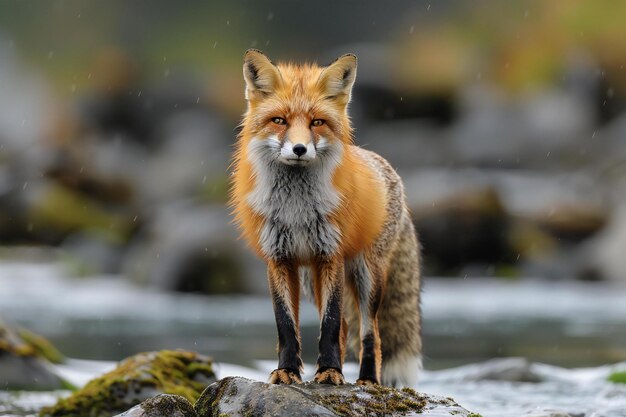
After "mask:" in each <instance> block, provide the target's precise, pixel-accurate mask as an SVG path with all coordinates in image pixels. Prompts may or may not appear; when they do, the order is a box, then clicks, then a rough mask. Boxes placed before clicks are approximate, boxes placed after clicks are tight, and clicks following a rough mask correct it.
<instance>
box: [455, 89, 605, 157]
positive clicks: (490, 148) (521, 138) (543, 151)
mask: <svg viewBox="0 0 626 417" xmlns="http://www.w3.org/2000/svg"><path fill="white" fill-rule="evenodd" d="M460 103H461V105H460V106H461V109H462V110H461V113H460V117H459V120H458V122H457V123H456V124H455V125H454V126H453V127H452V128H451V130H450V136H449V141H450V144H449V146H450V150H451V158H453V159H454V160H456V161H459V162H460V163H463V164H466V165H473V166H484V167H499V168H507V167H510V168H519V167H523V168H529V167H532V168H552V169H553V168H554V166H555V165H557V166H568V165H570V166H571V165H572V164H578V165H580V163H581V162H582V161H584V160H586V159H587V157H586V155H585V154H584V153H581V152H580V149H581V146H583V147H584V145H585V144H586V141H587V139H588V138H589V137H591V135H592V132H593V126H594V120H593V117H592V116H591V115H592V114H593V113H592V112H591V111H590V109H589V106H588V103H586V102H585V101H583V100H581V99H580V98H579V97H578V95H577V94H574V93H570V92H568V91H564V90H556V89H554V90H545V91H543V92H541V93H537V94H533V95H528V96H525V97H523V98H522V99H518V100H511V99H510V98H508V97H506V96H504V95H502V94H501V93H500V92H498V91H495V90H490V89H487V88H485V87H473V88H468V89H466V90H464V92H463V94H462V96H461V100H460Z"/></svg>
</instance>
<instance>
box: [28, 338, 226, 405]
mask: <svg viewBox="0 0 626 417" xmlns="http://www.w3.org/2000/svg"><path fill="white" fill-rule="evenodd" d="M212 365H213V364H212V361H211V359H210V358H208V357H206V356H203V355H199V354H197V353H194V352H187V351H167V350H164V351H159V352H149V353H140V354H137V355H135V356H131V357H129V358H127V359H125V360H123V361H122V362H120V364H119V365H118V367H117V368H115V369H114V370H113V371H111V372H109V373H107V374H105V375H103V376H100V377H98V378H96V379H93V380H91V381H89V383H87V385H85V386H84V387H83V388H82V389H80V390H78V391H76V392H75V393H74V394H72V395H71V396H70V397H68V398H64V399H61V400H59V401H58V402H57V404H55V405H54V406H52V407H46V408H44V409H43V410H41V413H40V415H41V416H50V417H60V416H63V417H83V416H84V417H110V416H113V415H115V414H119V413H121V412H124V411H126V410H128V409H130V408H131V407H133V406H135V405H137V404H139V403H141V402H142V401H144V400H147V399H149V398H152V397H154V396H156V395H158V394H163V393H164V394H176V395H180V396H182V397H184V398H186V399H187V400H189V401H192V402H193V401H195V400H196V399H198V397H199V396H200V393H201V392H202V391H203V390H204V389H205V388H206V387H207V386H208V385H209V384H210V383H212V382H214V381H215V379H216V378H215V374H214V373H213V368H212Z"/></svg>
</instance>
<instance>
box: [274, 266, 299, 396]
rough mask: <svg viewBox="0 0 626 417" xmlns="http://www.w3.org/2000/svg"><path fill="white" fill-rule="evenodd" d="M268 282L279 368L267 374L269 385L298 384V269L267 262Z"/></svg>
mask: <svg viewBox="0 0 626 417" xmlns="http://www.w3.org/2000/svg"><path fill="white" fill-rule="evenodd" d="M268 280H269V285H270V293H271V296H272V302H273V305H274V315H275V316H276V328H277V329H278V368H277V369H276V370H274V371H273V372H272V373H271V374H270V378H269V382H270V383H271V384H293V383H296V384H301V383H302V378H301V377H300V372H301V370H302V359H301V358H300V351H301V348H300V328H299V325H300V323H299V306H300V282H299V276H298V270H297V268H296V267H295V266H294V265H291V264H286V263H270V264H269V265H268Z"/></svg>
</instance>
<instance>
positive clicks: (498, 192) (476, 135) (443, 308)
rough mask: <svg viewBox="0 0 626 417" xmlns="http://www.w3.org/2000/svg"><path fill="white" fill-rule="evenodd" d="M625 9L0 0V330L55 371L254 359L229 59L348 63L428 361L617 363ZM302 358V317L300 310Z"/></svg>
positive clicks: (233, 69)
mask: <svg viewBox="0 0 626 417" xmlns="http://www.w3.org/2000/svg"><path fill="white" fill-rule="evenodd" d="M624 16H626V2H620V1H594V2H590V1H582V0H579V1H577V0H571V1H551V2H545V1H507V2H487V1H475V2H461V1H452V0H440V1H434V0H432V1H407V0H398V1H394V2H378V1H373V0H372V1H359V2H357V1H346V2H333V1H330V0H322V1H309V2H286V1H279V0H274V1H262V2H247V1H240V0H236V1H215V2H191V1H182V2H176V3H174V2H167V1H150V2H146V1H135V2H123V1H117V2H84V1H71V0H70V1H50V2H45V3H42V2H37V1H20V2H1V3H0V245H1V247H0V315H2V316H3V317H4V318H5V319H6V320H9V321H12V322H17V323H20V324H23V325H26V326H27V327H30V328H32V329H34V330H36V331H38V332H40V333H42V334H44V335H45V336H47V337H49V338H50V339H51V340H52V341H53V342H54V344H55V345H56V346H57V347H59V348H60V349H61V350H62V351H63V352H64V353H65V354H67V355H69V356H72V357H77V358H91V359H101V360H118V359H121V358H122V357H124V356H127V355H129V354H132V353H136V352H137V351H140V350H150V349H160V348H177V347H180V348H187V349H193V350H199V351H201V352H203V353H210V354H212V355H214V356H215V357H216V359H218V360H222V361H230V362H233V363H239V364H244V365H245V364H250V363H251V361H252V360H255V359H273V358H274V356H275V351H274V348H275V328H274V323H273V315H272V312H271V305H270V304H269V300H268V299H267V296H266V292H267V289H266V280H265V271H264V265H263V264H262V263H261V262H260V261H258V260H256V259H255V258H254V257H253V255H252V253H251V252H250V251H249V250H247V249H246V248H245V247H244V245H243V243H242V242H241V241H238V240H237V231H236V230H235V228H234V226H233V225H231V224H230V220H231V218H230V216H229V212H228V209H227V207H226V206H225V202H226V198H227V191H228V178H229V160H230V154H231V151H232V147H233V144H234V142H235V138H236V135H237V125H238V122H239V120H240V116H241V114H242V113H243V111H244V109H245V101H244V97H243V89H244V84H243V80H242V75H241V72H242V71H241V66H242V56H243V53H244V51H245V50H246V49H248V48H251V47H253V48H258V49H261V50H263V51H264V52H265V53H267V54H268V55H269V56H270V57H272V58H273V59H274V60H294V61H302V60H309V61H316V62H318V63H320V64H327V63H329V62H331V61H332V60H333V59H334V58H335V57H336V56H339V55H340V54H343V53H346V52H354V53H356V54H357V55H358V57H359V70H358V76H357V82H356V86H355V90H354V96H353V102H352V104H351V114H352V118H353V121H354V125H355V128H356V140H357V143H358V144H359V145H361V146H363V147H366V148H367V149H371V150H373V151H376V152H378V153H380V154H381V155H382V156H384V157H385V158H387V159H388V160H389V161H390V162H391V163H392V165H393V166H394V167H396V169H397V170H398V172H399V173H400V174H401V176H402V177H403V179H404V181H405V184H406V192H407V195H408V200H409V205H410V208H411V210H412V215H413V219H414V222H415V225H416V227H417V230H418V232H419V235H420V240H421V243H422V246H423V255H424V267H423V272H424V274H425V276H426V278H425V286H424V288H425V293H424V316H425V318H424V326H425V327H424V329H425V330H424V331H425V334H424V337H425V349H426V360H425V364H426V367H427V368H443V367H447V366H452V365H458V364H467V363H472V362H475V361H479V360H483V359H487V358H493V357H506V356H523V357H526V358H528V359H530V360H536V361H543V362H547V363H551V364H555V365H564V366H593V365H599V364H605V363H614V362H618V361H623V360H626V347H625V342H626V340H625V339H626V336H625V335H626V322H625V321H624V314H626V311H625V308H626V307H624V303H623V297H624V295H626V293H625V291H626V285H625V284H626V274H625V272H624V271H625V270H626V256H625V254H626V252H625V250H626V112H625V111H626V70H625V69H624V65H625V64H626V25H624ZM303 308H304V312H303V327H304V332H305V336H304V337H305V341H304V345H305V358H306V360H308V361H313V360H314V358H315V354H316V353H315V349H313V348H311V347H312V346H316V341H315V338H316V337H317V328H318V327H317V326H318V324H317V317H316V313H315V312H314V310H313V308H312V307H311V306H310V305H305V306H304V307H303Z"/></svg>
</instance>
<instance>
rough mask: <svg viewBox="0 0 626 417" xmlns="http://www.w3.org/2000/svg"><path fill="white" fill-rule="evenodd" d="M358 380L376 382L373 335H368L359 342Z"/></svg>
mask: <svg viewBox="0 0 626 417" xmlns="http://www.w3.org/2000/svg"><path fill="white" fill-rule="evenodd" d="M359 379H360V380H366V381H372V382H378V378H377V377H376V348H375V341H374V335H373V334H372V333H368V334H366V335H365V337H363V339H362V341H361V369H360V371H359Z"/></svg>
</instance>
